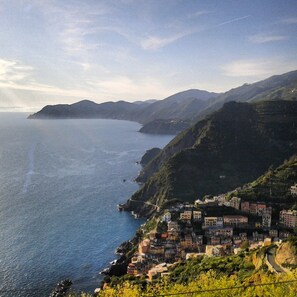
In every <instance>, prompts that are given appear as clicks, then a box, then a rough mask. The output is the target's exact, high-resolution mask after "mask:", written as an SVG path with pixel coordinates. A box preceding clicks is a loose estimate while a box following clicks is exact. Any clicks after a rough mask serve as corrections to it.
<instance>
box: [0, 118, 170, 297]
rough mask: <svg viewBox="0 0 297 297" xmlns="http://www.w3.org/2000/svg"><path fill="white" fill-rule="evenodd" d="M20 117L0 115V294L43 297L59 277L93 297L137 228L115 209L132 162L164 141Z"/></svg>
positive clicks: (128, 131) (127, 191)
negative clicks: (117, 250)
mask: <svg viewBox="0 0 297 297" xmlns="http://www.w3.org/2000/svg"><path fill="white" fill-rule="evenodd" d="M26 116H27V114H23V113H0V296H5V297H8V296H9V297H10V296H11V297H12V296H13V297H17V296H28V297H29V296H30V297H34V296H36V297H42V296H48V295H49V293H50V292H51V289H52V288H53V287H54V286H55V284H56V283H57V282H58V281H60V280H62V279H65V278H70V279H71V280H72V281H73V282H74V288H76V289H79V290H84V291H89V292H93V290H94V288H95V287H97V286H98V282H99V280H100V276H99V275H98V272H99V271H100V270H102V269H103V268H105V267H106V266H107V265H108V263H109V262H110V261H112V260H113V259H114V258H115V254H114V250H115V248H116V247H117V246H118V245H119V244H120V243H121V242H123V241H125V240H127V239H129V238H130V237H132V236H133V234H134V232H135V230H136V229H137V228H138V226H139V225H140V224H141V223H142V221H141V220H135V219H133V217H132V216H131V215H130V214H128V213H119V212H118V211H117V208H116V205H117V204H118V203H122V202H124V201H125V200H126V199H127V198H129V196H130V195H131V194H132V193H133V192H134V191H136V190H137V189H138V186H137V185H136V184H135V183H134V182H133V179H134V178H135V176H136V175H137V173H138V172H139V170H140V169H141V168H140V166H139V165H137V164H136V161H138V160H140V158H141V156H142V155H143V153H144V152H145V150H147V149H149V148H152V147H155V146H157V147H163V146H164V145H166V144H167V143H168V142H169V141H170V140H171V138H172V137H171V136H153V135H145V134H141V133H138V132H137V131H138V129H139V128H140V125H139V124H137V123H133V122H127V121H115V120H27V119H26ZM124 179H125V180H126V182H124V181H123V180H124ZM13 290H15V291H13ZM22 290H23V291H22Z"/></svg>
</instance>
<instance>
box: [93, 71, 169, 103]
mask: <svg viewBox="0 0 297 297" xmlns="http://www.w3.org/2000/svg"><path fill="white" fill-rule="evenodd" d="M87 83H88V85H89V87H91V88H92V89H93V91H94V92H95V91H96V92H97V93H99V94H100V96H103V98H104V99H105V100H112V99H114V98H118V100H120V99H125V100H129V101H130V100H141V99H144V98H160V96H161V97H162V96H164V97H165V96H168V93H170V92H169V90H168V89H167V88H166V87H165V86H164V84H163V83H162V82H161V81H160V80H158V79H154V78H151V77H141V78H131V77H128V76H115V77H110V78H108V79H101V80H89V81H88V82H87Z"/></svg>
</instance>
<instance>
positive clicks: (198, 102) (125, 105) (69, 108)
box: [29, 71, 297, 134]
mask: <svg viewBox="0 0 297 297" xmlns="http://www.w3.org/2000/svg"><path fill="white" fill-rule="evenodd" d="M296 94H297V71H292V72H289V73H286V74H283V75H276V76H272V77H270V78H268V79H266V80H263V81H260V82H257V83H254V84H245V85H243V86H241V87H238V88H235V89H231V90H230V91H228V92H225V93H222V94H217V93H211V92H207V91H201V90H195V89H192V90H187V91H183V92H180V93H177V94H174V95H172V96H170V97H167V98H165V99H163V100H147V101H137V102H134V103H129V102H125V101H118V102H105V103H101V104H97V103H94V102H92V101H89V100H83V101H80V102H78V103H74V104H70V105H68V104H59V105H48V106H45V107H44V108H43V109H41V110H40V111H39V112H37V113H35V114H33V115H30V116H29V118H30V119H69V118H102V119H119V120H130V121H136V122H139V123H141V124H143V128H142V129H141V130H140V131H141V132H143V133H155V134H156V133H157V134H177V133H179V132H181V131H183V130H184V129H186V128H188V127H190V126H191V125H192V124H194V123H195V122H197V121H198V120H201V119H203V118H204V117H205V116H207V115H209V114H211V113H212V112H214V111H216V110H218V109H220V108H221V107H222V106H223V104H224V103H226V102H230V101H237V102H255V101H261V100H267V99H269V100H275V99H284V100H296V96H297V95H296Z"/></svg>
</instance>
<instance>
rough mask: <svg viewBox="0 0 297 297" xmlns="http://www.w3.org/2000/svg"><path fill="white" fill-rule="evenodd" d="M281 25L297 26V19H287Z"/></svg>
mask: <svg viewBox="0 0 297 297" xmlns="http://www.w3.org/2000/svg"><path fill="white" fill-rule="evenodd" d="M281 23H283V24H288V25H290V24H297V17H293V18H285V19H282V20H281Z"/></svg>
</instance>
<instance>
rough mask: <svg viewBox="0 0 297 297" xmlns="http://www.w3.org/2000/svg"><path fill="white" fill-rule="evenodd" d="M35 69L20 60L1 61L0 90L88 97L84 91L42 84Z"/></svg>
mask: <svg viewBox="0 0 297 297" xmlns="http://www.w3.org/2000/svg"><path fill="white" fill-rule="evenodd" d="M34 72H35V69H34V67H32V66H29V65H25V64H23V63H22V62H21V61H19V60H12V59H9V60H8V59H0V88H4V89H13V90H23V91H34V92H44V93H46V94H54V95H62V96H74V95H75V96H86V95H88V93H87V92H86V91H83V90H74V89H71V90H67V89H61V88H58V87H55V86H51V85H47V84H42V83H39V82H38V81H36V79H35V78H34Z"/></svg>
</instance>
